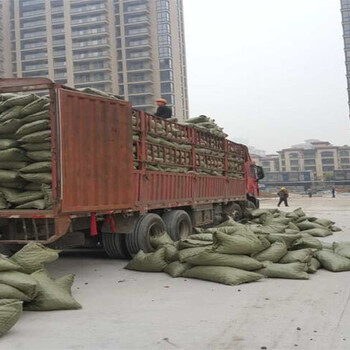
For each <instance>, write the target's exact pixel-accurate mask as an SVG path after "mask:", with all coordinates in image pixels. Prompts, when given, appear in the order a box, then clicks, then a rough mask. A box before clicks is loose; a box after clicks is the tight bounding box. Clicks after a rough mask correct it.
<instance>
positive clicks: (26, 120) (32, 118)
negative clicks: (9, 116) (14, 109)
mask: <svg viewBox="0 0 350 350" xmlns="http://www.w3.org/2000/svg"><path fill="white" fill-rule="evenodd" d="M43 119H50V115H49V111H48V110H44V111H41V112H37V113H34V114H30V115H27V116H26V117H24V118H22V119H21V120H22V123H24V124H26V123H31V122H35V121H37V120H43ZM0 120H1V119H0Z"/></svg>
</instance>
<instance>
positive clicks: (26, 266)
mask: <svg viewBox="0 0 350 350" xmlns="http://www.w3.org/2000/svg"><path fill="white" fill-rule="evenodd" d="M58 253H59V250H55V249H51V248H48V247H45V246H44V245H42V244H40V243H34V242H31V243H28V244H27V245H25V246H24V247H23V248H22V249H21V250H19V251H18V252H17V253H15V254H14V255H12V256H11V258H10V260H11V261H14V262H15V263H16V264H18V265H19V266H21V268H22V270H23V271H24V272H26V273H33V272H35V271H37V270H40V269H42V268H43V267H44V264H46V263H49V262H52V261H55V260H57V259H58V257H59V255H58Z"/></svg>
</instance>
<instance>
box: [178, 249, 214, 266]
mask: <svg viewBox="0 0 350 350" xmlns="http://www.w3.org/2000/svg"><path fill="white" fill-rule="evenodd" d="M204 251H211V246H209V247H196V248H186V249H182V250H180V251H179V252H178V254H177V258H178V260H180V261H181V262H186V261H187V259H188V258H189V257H191V256H194V255H197V254H200V253H202V252H204Z"/></svg>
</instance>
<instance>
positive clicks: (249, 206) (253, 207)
mask: <svg viewBox="0 0 350 350" xmlns="http://www.w3.org/2000/svg"><path fill="white" fill-rule="evenodd" d="M247 208H249V209H256V205H255V203H253V202H252V201H250V200H248V201H247Z"/></svg>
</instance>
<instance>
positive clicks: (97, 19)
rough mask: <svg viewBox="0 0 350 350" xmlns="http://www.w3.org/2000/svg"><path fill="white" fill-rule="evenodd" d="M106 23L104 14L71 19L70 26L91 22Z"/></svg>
mask: <svg viewBox="0 0 350 350" xmlns="http://www.w3.org/2000/svg"><path fill="white" fill-rule="evenodd" d="M100 22H104V23H108V22H107V17H106V16H100V17H87V18H77V19H73V20H72V22H71V26H72V27H75V26H81V25H89V24H91V23H100Z"/></svg>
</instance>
